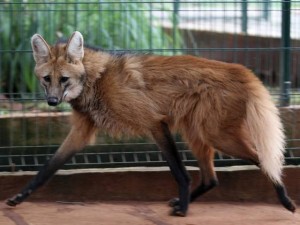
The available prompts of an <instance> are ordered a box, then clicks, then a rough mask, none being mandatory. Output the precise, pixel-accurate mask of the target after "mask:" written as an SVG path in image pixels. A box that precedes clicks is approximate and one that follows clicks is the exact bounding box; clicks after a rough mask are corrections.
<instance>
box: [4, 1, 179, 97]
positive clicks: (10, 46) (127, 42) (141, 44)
mask: <svg viewBox="0 0 300 225" xmlns="http://www.w3.org/2000/svg"><path fill="white" fill-rule="evenodd" d="M153 4H155V3H149V4H145V3H139V2H132V3H131V2H130V1H126V3H124V1H122V0H118V1H105V2H103V1H96V2H94V3H93V2H89V1H88V2H84V1H78V0H77V1H74V0H73V1H71V0H64V1H50V0H44V1H35V0H27V1H0V21H1V28H0V66H1V69H0V92H7V93H22V95H21V97H24V95H25V93H28V92H31V93H35V92H36V91H37V88H38V85H37V81H36V78H35V77H34V76H33V59H32V56H31V51H30V37H31V36H32V35H33V34H34V33H40V34H42V35H43V36H44V37H45V39H46V40H47V41H48V42H49V43H55V42H56V40H57V39H58V38H63V39H67V38H68V36H69V35H70V34H72V33H73V32H74V31H75V30H79V31H80V32H81V33H82V34H83V35H84V37H85V41H86V43H90V44H92V45H95V46H98V47H101V48H104V49H110V50H112V49H135V50H136V49H149V51H151V49H161V48H174V47H177V48H178V47H180V42H178V41H177V43H178V44H176V43H174V41H173V40H174V39H173V38H171V37H170V35H168V34H166V33H165V32H164V31H163V29H162V28H161V27H159V26H157V23H156V20H155V17H154V16H153V14H152V9H153V7H154V5H153ZM157 6H158V5H156V6H155V7H157ZM167 7H168V6H167ZM169 7H170V8H171V9H172V3H171V4H169ZM170 19H172V14H171V11H170ZM177 40H178V39H177Z"/></svg>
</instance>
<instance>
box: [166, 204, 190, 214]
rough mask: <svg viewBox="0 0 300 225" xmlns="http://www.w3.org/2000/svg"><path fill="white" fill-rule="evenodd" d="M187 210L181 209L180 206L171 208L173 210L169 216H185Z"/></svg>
mask: <svg viewBox="0 0 300 225" xmlns="http://www.w3.org/2000/svg"><path fill="white" fill-rule="evenodd" d="M186 212H187V209H182V208H181V206H180V205H176V206H173V209H172V210H171V212H170V215H171V216H181V217H184V216H186Z"/></svg>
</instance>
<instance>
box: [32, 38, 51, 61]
mask: <svg viewBox="0 0 300 225" xmlns="http://www.w3.org/2000/svg"><path fill="white" fill-rule="evenodd" d="M31 47H32V51H33V58H34V60H35V62H36V63H37V64H42V63H45V62H47V61H48V60H49V58H51V54H50V48H49V45H48V44H47V42H46V41H45V40H44V39H43V37H42V36H41V35H39V34H34V35H33V36H32V38H31Z"/></svg>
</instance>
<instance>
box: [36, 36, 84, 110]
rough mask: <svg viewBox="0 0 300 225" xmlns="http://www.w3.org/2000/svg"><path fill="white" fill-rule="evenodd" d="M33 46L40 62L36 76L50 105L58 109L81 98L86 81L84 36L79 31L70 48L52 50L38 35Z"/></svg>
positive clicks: (69, 45)
mask: <svg viewBox="0 0 300 225" xmlns="http://www.w3.org/2000/svg"><path fill="white" fill-rule="evenodd" d="M31 46H32V50H33V57H34V60H35V62H36V66H35V74H36V76H37V77H38V79H39V80H40V84H41V86H42V87H44V89H45V94H46V98H47V102H48V104H49V105H50V106H56V105H58V104H60V103H61V102H62V101H66V102H69V101H70V100H72V99H75V98H77V97H78V96H79V95H80V93H81V91H82V89H83V84H84V80H85V70H84V66H83V64H82V60H83V56H84V49H83V37H82V35H81V33H79V32H78V31H76V32H74V33H73V35H72V36H71V37H70V39H69V40H68V42H67V43H66V44H57V45H55V46H49V45H48V44H47V42H46V41H45V40H44V39H43V37H42V36H41V35H39V34H35V35H33V36H32V38H31Z"/></svg>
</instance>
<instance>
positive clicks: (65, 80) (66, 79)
mask: <svg viewBox="0 0 300 225" xmlns="http://www.w3.org/2000/svg"><path fill="white" fill-rule="evenodd" d="M68 80H69V77H61V78H60V82H61V83H65V82H67V81H68Z"/></svg>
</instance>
